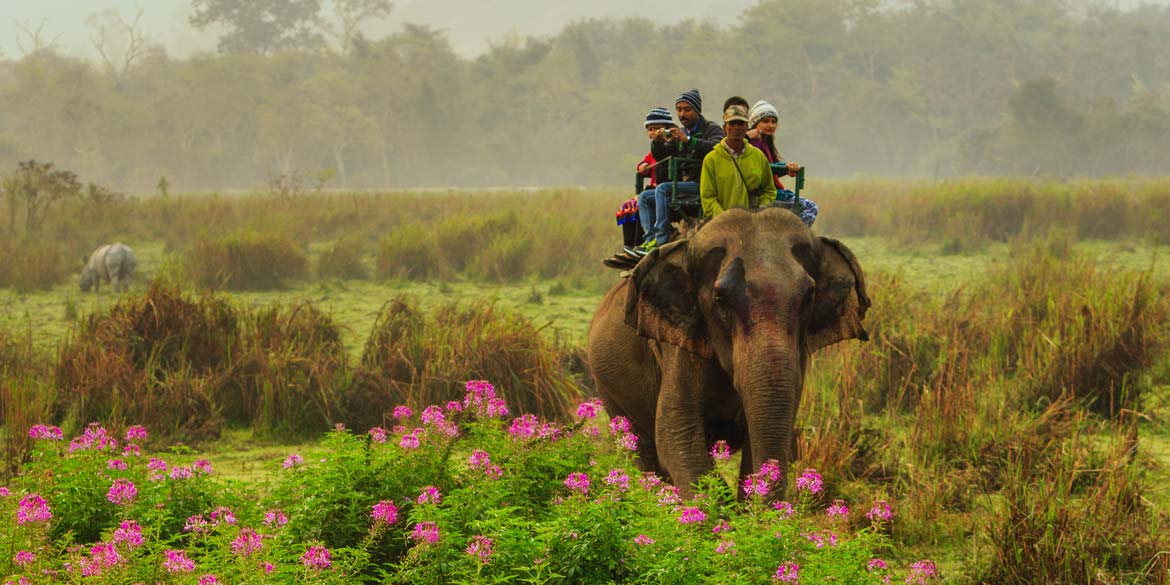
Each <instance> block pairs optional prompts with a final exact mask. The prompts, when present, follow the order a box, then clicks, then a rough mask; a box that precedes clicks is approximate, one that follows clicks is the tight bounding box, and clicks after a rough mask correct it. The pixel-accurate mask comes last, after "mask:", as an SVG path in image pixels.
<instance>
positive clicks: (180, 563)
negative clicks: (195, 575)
mask: <svg viewBox="0 0 1170 585" xmlns="http://www.w3.org/2000/svg"><path fill="white" fill-rule="evenodd" d="M163 554H164V555H165V556H166V560H165V561H163V568H164V569H166V570H167V572H168V573H171V574H172V575H173V574H175V573H190V572H191V571H194V570H195V562H194V561H192V560H191V559H189V558H187V551H185V550H178V549H170V550H167V551H166V552H165V553H163Z"/></svg>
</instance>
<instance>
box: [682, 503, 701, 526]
mask: <svg viewBox="0 0 1170 585" xmlns="http://www.w3.org/2000/svg"><path fill="white" fill-rule="evenodd" d="M706 520H707V513H706V512H704V511H702V510H701V509H699V508H698V507H695V506H684V507H683V509H682V514H681V515H679V517H678V522H679V524H697V523H699V522H704V521H706Z"/></svg>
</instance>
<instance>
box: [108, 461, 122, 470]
mask: <svg viewBox="0 0 1170 585" xmlns="http://www.w3.org/2000/svg"><path fill="white" fill-rule="evenodd" d="M106 469H116V470H118V471H123V470H125V469H126V462H125V461H122V460H121V459H110V460H109V461H106Z"/></svg>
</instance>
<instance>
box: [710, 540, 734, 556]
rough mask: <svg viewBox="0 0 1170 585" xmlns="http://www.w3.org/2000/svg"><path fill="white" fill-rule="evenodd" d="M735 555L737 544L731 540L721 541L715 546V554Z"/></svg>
mask: <svg viewBox="0 0 1170 585" xmlns="http://www.w3.org/2000/svg"><path fill="white" fill-rule="evenodd" d="M727 553H731V554H735V543H734V542H732V541H730V540H721V541H719V543H718V544H716V545H715V554H720V555H723V554H727Z"/></svg>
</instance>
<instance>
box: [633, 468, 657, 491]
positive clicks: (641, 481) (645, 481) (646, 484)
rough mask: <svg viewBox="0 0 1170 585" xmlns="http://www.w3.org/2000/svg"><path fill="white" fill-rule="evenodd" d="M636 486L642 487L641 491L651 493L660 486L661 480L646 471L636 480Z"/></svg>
mask: <svg viewBox="0 0 1170 585" xmlns="http://www.w3.org/2000/svg"><path fill="white" fill-rule="evenodd" d="M638 485H640V486H642V489H644V490H646V491H648V492H652V491H655V490H657V489H658V488H659V487H661V486H662V478H660V477H658V476H657V475H654V472H652V471H647V472H645V473H643V474H642V477H639V478H638Z"/></svg>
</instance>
